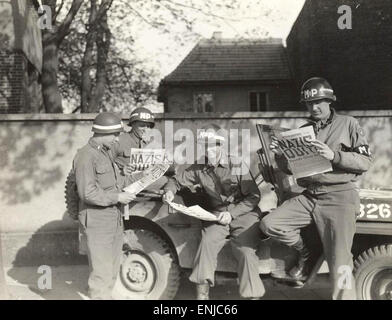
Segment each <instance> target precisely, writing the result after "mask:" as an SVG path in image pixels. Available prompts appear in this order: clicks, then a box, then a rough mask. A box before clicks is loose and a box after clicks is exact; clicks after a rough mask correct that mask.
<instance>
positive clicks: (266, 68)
mask: <svg viewBox="0 0 392 320" xmlns="http://www.w3.org/2000/svg"><path fill="white" fill-rule="evenodd" d="M294 100H295V99H294V91H293V79H292V75H291V72H290V68H289V64H288V59H287V56H286V52H285V48H284V46H283V44H282V40H281V39H266V40H234V39H222V38H221V37H220V35H219V34H217V33H215V34H214V36H213V38H212V39H204V40H201V41H200V42H199V43H198V44H197V45H196V46H195V47H194V48H193V50H192V51H191V52H190V53H189V54H188V56H187V57H185V59H184V60H183V61H182V62H181V63H180V65H179V66H178V67H177V68H176V69H175V70H174V71H173V72H172V73H171V74H169V75H168V76H166V77H165V78H164V79H163V80H162V81H161V83H160V86H159V94H158V101H159V102H163V103H164V109H165V112H235V111H267V110H281V109H282V107H283V108H290V107H293V108H294V107H295V104H293V103H292V102H293V101H294Z"/></svg>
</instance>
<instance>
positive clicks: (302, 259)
mask: <svg viewBox="0 0 392 320" xmlns="http://www.w3.org/2000/svg"><path fill="white" fill-rule="evenodd" d="M294 248H295V249H296V250H297V251H298V261H297V264H296V265H295V266H294V267H293V268H291V269H290V271H289V272H288V275H289V276H290V278H291V279H292V280H295V281H305V280H306V279H307V278H308V276H309V274H310V251H309V250H308V248H307V247H306V245H305V244H304V243H303V241H302V240H301V241H299V242H298V243H297V244H296V245H295V246H294Z"/></svg>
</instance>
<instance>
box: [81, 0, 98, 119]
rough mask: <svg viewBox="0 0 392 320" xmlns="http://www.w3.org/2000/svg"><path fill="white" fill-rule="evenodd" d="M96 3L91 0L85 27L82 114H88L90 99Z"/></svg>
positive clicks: (94, 0)
mask: <svg viewBox="0 0 392 320" xmlns="http://www.w3.org/2000/svg"><path fill="white" fill-rule="evenodd" d="M96 19H97V1H96V0H91V6H90V16H89V22H88V26H87V36H86V47H85V49H84V55H83V59H82V81H81V82H82V83H81V85H82V87H81V88H80V90H81V92H80V95H81V99H80V111H81V112H82V113H87V112H90V108H89V105H90V99H91V86H92V85H91V75H90V72H91V69H92V64H93V57H94V44H95V40H96V26H95V24H96V23H97V21H96Z"/></svg>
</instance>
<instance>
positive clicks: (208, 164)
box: [163, 125, 265, 300]
mask: <svg viewBox="0 0 392 320" xmlns="http://www.w3.org/2000/svg"><path fill="white" fill-rule="evenodd" d="M219 130H220V128H219V127H218V126H216V125H211V126H206V127H204V128H203V129H202V130H201V132H200V135H199V137H198V143H201V144H203V145H204V146H205V147H206V153H207V157H206V160H205V163H204V164H193V165H191V166H189V167H188V168H187V169H185V170H182V172H178V173H177V174H176V175H175V176H174V177H173V178H171V179H170V180H169V182H168V183H167V184H166V186H165V187H164V190H165V191H166V193H165V195H164V197H163V200H164V201H166V202H170V201H172V200H173V199H174V195H175V193H176V192H177V191H178V190H180V188H182V187H185V188H192V187H194V186H195V185H197V184H199V185H200V186H201V188H202V189H203V191H204V192H205V194H206V195H207V197H208V199H209V202H210V203H209V207H210V210H211V211H212V212H213V213H215V214H216V216H217V218H218V222H206V221H202V237H201V242H200V244H199V248H198V250H197V253H196V257H195V259H194V266H193V271H192V274H191V275H190V278H189V279H190V281H192V282H194V283H196V289H197V299H199V300H207V299H208V298H209V288H210V286H214V277H215V270H216V267H217V257H218V254H219V252H220V250H221V249H222V248H223V246H224V244H225V242H226V238H227V236H229V235H230V236H231V238H230V239H231V247H232V251H233V253H234V256H235V258H236V259H237V261H238V277H239V283H240V286H239V292H240V294H241V296H242V297H245V298H260V297H262V296H263V295H264V293H265V289H264V285H263V283H262V281H261V279H260V277H259V271H258V257H257V256H256V253H255V251H256V248H257V246H258V243H259V241H258V240H259V239H260V236H261V232H260V230H259V227H258V225H259V222H260V214H261V212H260V210H259V208H258V203H259V200H260V192H259V189H258V187H257V185H256V183H255V181H254V179H253V177H252V175H251V173H250V171H249V170H247V171H246V172H241V162H238V161H233V158H232V157H230V156H227V154H225V152H224V148H223V143H224V140H225V138H224V137H223V136H221V135H219V133H218V132H219ZM206 132H207V133H210V134H209V135H208V134H207V135H205V134H204V133H206ZM206 137H207V138H206ZM238 164H239V166H238Z"/></svg>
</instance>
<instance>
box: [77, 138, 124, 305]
mask: <svg viewBox="0 0 392 320" xmlns="http://www.w3.org/2000/svg"><path fill="white" fill-rule="evenodd" d="M73 171H74V174H75V178H76V184H77V190H78V194H79V197H80V204H79V222H80V224H81V225H82V227H83V228H84V231H85V233H86V235H87V247H88V257H89V263H90V270H91V273H90V276H89V280H88V285H89V294H90V297H91V298H93V299H110V298H111V291H112V288H113V286H114V283H115V281H116V278H117V274H118V272H119V268H120V261H121V255H122V244H123V222H122V216H121V210H120V205H119V204H118V194H119V193H120V192H121V190H122V188H123V187H124V185H125V184H126V183H129V181H128V182H127V181H126V179H124V177H122V176H121V175H120V173H119V170H118V168H117V166H116V165H115V164H114V162H113V160H112V157H111V154H110V152H109V151H108V150H107V149H106V148H105V147H103V146H101V145H98V144H97V143H96V142H95V141H94V138H91V139H90V140H89V142H88V144H87V145H86V146H84V147H83V148H81V149H80V150H79V151H78V152H77V154H76V156H75V158H74V161H73Z"/></svg>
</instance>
